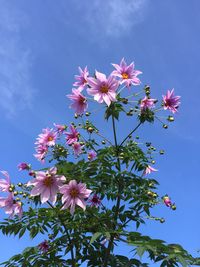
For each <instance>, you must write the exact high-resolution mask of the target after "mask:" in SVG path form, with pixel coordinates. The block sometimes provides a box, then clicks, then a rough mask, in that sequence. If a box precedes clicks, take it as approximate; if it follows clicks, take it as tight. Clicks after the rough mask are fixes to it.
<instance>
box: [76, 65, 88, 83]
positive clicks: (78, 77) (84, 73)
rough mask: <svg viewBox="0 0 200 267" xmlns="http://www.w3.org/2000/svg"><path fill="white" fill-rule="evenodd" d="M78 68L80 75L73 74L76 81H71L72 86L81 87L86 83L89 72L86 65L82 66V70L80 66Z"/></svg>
mask: <svg viewBox="0 0 200 267" xmlns="http://www.w3.org/2000/svg"><path fill="white" fill-rule="evenodd" d="M78 69H79V73H80V75H75V79H76V80H77V81H76V82H75V83H73V86H77V87H81V88H83V87H84V86H85V85H86V84H87V78H88V76H89V72H88V69H87V66H86V67H85V68H84V70H82V69H81V67H79V68H78Z"/></svg>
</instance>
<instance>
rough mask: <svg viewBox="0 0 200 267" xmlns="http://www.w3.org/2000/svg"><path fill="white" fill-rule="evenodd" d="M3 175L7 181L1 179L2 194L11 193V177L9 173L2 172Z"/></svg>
mask: <svg viewBox="0 0 200 267" xmlns="http://www.w3.org/2000/svg"><path fill="white" fill-rule="evenodd" d="M1 173H2V174H3V175H4V176H5V179H0V191H1V192H9V188H10V185H11V184H10V176H9V174H8V172H6V171H1Z"/></svg>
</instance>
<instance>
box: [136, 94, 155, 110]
mask: <svg viewBox="0 0 200 267" xmlns="http://www.w3.org/2000/svg"><path fill="white" fill-rule="evenodd" d="M155 101H156V99H153V98H148V97H147V96H145V97H144V98H143V99H142V100H141V103H140V108H141V109H142V110H144V109H147V108H152V107H154V106H155V105H154V103H155Z"/></svg>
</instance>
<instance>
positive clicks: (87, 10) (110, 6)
mask: <svg viewBox="0 0 200 267" xmlns="http://www.w3.org/2000/svg"><path fill="white" fill-rule="evenodd" d="M147 3H148V0H106V1H102V0H93V1H79V2H78V3H77V4H78V6H79V8H80V9H81V10H82V12H83V14H84V16H85V20H86V22H87V23H88V26H89V27H90V28H91V30H92V32H93V34H94V33H95V34H96V35H97V36H107V37H109V36H110V37H119V36H123V35H124V34H127V33H129V32H130V31H131V29H132V27H133V26H134V25H135V24H137V23H138V22H140V21H141V20H142V19H143V18H144V14H145V10H146V7H147ZM84 28H85V29H86V28H87V27H86V26H85V27H84Z"/></svg>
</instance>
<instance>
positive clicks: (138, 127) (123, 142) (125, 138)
mask: <svg viewBox="0 0 200 267" xmlns="http://www.w3.org/2000/svg"><path fill="white" fill-rule="evenodd" d="M141 124H142V122H140V123H139V124H138V125H137V126H136V127H135V128H134V129H133V130H132V131H131V132H130V133H129V134H128V135H127V136H126V138H124V140H123V141H122V142H121V144H120V145H119V147H121V146H122V145H123V144H124V142H126V140H127V139H128V138H129V136H130V135H131V134H132V133H134V132H135V131H136V130H137V129H138V128H139V127H140V125H141Z"/></svg>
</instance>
